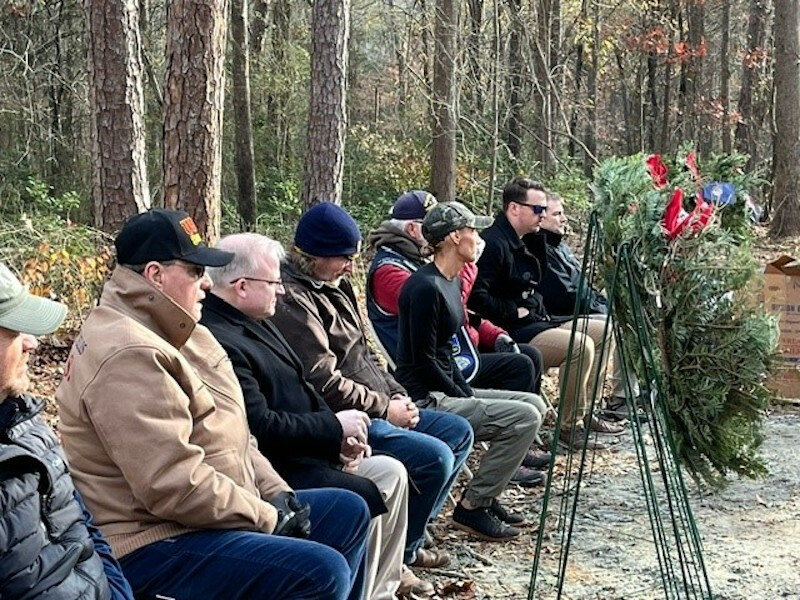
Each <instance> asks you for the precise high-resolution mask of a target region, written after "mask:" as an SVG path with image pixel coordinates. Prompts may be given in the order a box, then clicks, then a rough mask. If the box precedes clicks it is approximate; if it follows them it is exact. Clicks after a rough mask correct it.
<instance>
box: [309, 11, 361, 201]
mask: <svg viewBox="0 0 800 600" xmlns="http://www.w3.org/2000/svg"><path fill="white" fill-rule="evenodd" d="M311 38H312V39H311V96H310V99H309V107H308V108H309V111H308V153H307V155H306V175H305V191H304V193H303V201H304V203H305V206H306V207H309V206H311V205H313V204H316V203H318V202H321V201H325V200H327V201H330V202H336V203H337V204H341V202H342V175H343V173H344V143H345V132H346V129H347V64H348V40H349V38H350V0H315V1H314V9H313V17H312V24H311Z"/></svg>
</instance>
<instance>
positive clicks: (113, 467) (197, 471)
mask: <svg viewBox="0 0 800 600" xmlns="http://www.w3.org/2000/svg"><path fill="white" fill-rule="evenodd" d="M115 246H116V249H117V262H118V265H117V267H116V268H115V269H114V272H113V273H112V275H111V279H110V281H109V282H108V283H107V284H106V285H105V286H104V288H103V293H102V295H101V298H100V303H99V306H98V307H97V308H95V309H94V310H93V311H92V312H91V313H90V315H89V317H88V318H87V320H86V322H85V323H84V326H83V328H82V330H81V333H80V335H79V336H78V338H77V339H76V340H75V343H74V345H73V347H72V350H71V352H70V355H69V358H68V361H67V365H66V368H65V373H64V380H63V382H62V383H61V385H60V386H59V388H58V391H57V392H56V400H57V401H58V404H59V411H60V416H61V434H62V439H63V441H64V447H65V449H66V451H67V455H68V457H69V459H70V466H71V469H72V473H73V476H74V478H75V480H76V482H77V485H78V487H79V488H80V490H81V492H82V494H83V496H84V498H85V499H86V503H87V505H88V506H89V507H90V508H91V509H92V510H93V512H94V514H95V518H96V520H97V523H98V525H99V526H100V528H101V529H102V530H103V533H104V534H105V535H106V536H107V538H108V540H109V542H110V543H111V545H112V547H113V548H114V550H115V552H116V553H117V555H118V556H120V564H121V565H122V569H123V572H124V573H125V576H126V577H127V578H128V581H130V583H131V586H132V587H133V589H134V592H135V593H136V596H137V597H147V598H159V597H161V598H209V599H211V598H219V599H222V598H225V599H230V598H275V597H281V598H323V597H324V598H341V599H344V598H350V599H353V600H355V599H356V598H359V597H360V595H361V589H362V585H363V559H364V551H365V537H366V532H367V526H368V522H369V512H368V509H367V506H366V504H365V502H364V501H363V500H362V499H361V498H360V497H359V496H357V495H356V494H353V493H352V492H349V491H346V490H307V491H301V492H297V493H296V494H295V493H294V492H293V491H292V490H291V488H290V487H289V486H288V485H287V484H286V482H285V481H284V480H283V479H282V478H281V477H280V476H279V475H278V474H277V473H276V472H275V470H274V469H273V468H272V466H271V465H270V463H269V461H268V460H267V459H266V458H264V456H263V455H261V454H260V453H259V451H258V450H257V445H256V443H255V440H254V439H253V438H252V436H251V435H250V434H249V430H248V427H247V419H246V415H245V407H244V400H243V398H242V390H241V387H240V386H239V383H238V380H237V379H236V376H235V374H234V372H233V368H232V366H231V363H230V360H229V358H228V356H227V354H226V353H225V350H224V349H223V348H222V346H220V344H219V343H218V342H217V341H216V339H214V337H213V336H212V335H211V333H210V332H209V331H208V330H207V329H206V328H205V327H203V326H202V325H199V324H198V323H197V321H198V319H199V318H200V316H201V310H202V305H201V304H200V302H201V300H203V298H204V297H205V293H206V291H208V290H209V289H210V287H211V283H210V280H209V278H208V277H207V276H206V274H205V268H206V267H207V266H223V265H226V264H227V263H229V262H230V261H231V260H232V259H233V256H234V255H233V254H232V253H230V252H224V251H222V250H217V249H214V248H209V247H207V246H206V245H205V243H203V240H202V237H201V236H200V233H199V232H198V230H197V227H196V226H195V223H194V221H193V220H192V219H191V218H190V217H189V216H188V215H187V214H186V213H184V212H181V211H172V210H151V211H149V212H147V213H143V214H140V215H136V216H133V217H131V218H130V219H129V220H128V221H127V222H126V223H125V225H124V226H123V228H122V231H121V232H120V233H119V235H118V236H117V239H116V241H115ZM298 538H308V539H298Z"/></svg>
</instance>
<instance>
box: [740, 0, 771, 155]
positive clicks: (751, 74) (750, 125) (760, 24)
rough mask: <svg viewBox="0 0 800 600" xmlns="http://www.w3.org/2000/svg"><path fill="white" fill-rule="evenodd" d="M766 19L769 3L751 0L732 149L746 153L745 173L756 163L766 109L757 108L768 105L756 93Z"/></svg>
mask: <svg viewBox="0 0 800 600" xmlns="http://www.w3.org/2000/svg"><path fill="white" fill-rule="evenodd" d="M768 19H769V0H750V11H749V16H748V22H747V48H746V50H745V55H744V58H743V60H742V76H741V86H740V88H739V100H738V103H737V111H738V113H739V121H738V123H737V124H736V137H735V140H736V141H735V146H736V150H737V151H738V152H741V153H742V154H747V155H748V156H749V157H750V158H749V160H748V162H747V167H748V170H752V169H753V168H755V166H756V164H757V163H758V143H757V140H758V131H759V129H760V128H761V126H762V124H763V118H764V116H765V115H766V110H765V109H763V108H761V109H760V110H758V108H759V107H762V106H766V105H767V104H768V103H767V102H766V99H765V98H764V94H763V93H761V94H759V92H758V87H759V86H758V82H759V79H760V77H761V75H762V74H763V72H764V66H765V64H767V60H766V52H765V46H766V37H767V21H768Z"/></svg>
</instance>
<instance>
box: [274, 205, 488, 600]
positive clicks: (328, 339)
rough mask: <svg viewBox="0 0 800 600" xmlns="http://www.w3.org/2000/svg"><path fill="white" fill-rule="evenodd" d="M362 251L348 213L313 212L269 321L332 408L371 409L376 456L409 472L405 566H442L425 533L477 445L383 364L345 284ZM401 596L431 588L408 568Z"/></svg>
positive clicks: (459, 423) (286, 266)
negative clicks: (420, 402) (417, 399)
mask: <svg viewBox="0 0 800 600" xmlns="http://www.w3.org/2000/svg"><path fill="white" fill-rule="evenodd" d="M360 250H361V232H360V231H359V229H358V225H357V224H356V222H355V221H354V220H353V218H352V217H351V216H350V215H349V214H348V213H347V212H346V211H345V210H344V209H343V208H341V207H340V206H338V205H336V204H332V203H329V202H324V203H321V204H317V205H315V206H314V207H312V208H311V209H310V210H309V211H308V212H307V213H306V214H305V215H303V217H302V218H301V219H300V222H299V223H298V225H297V229H296V231H295V238H294V246H293V247H292V248H291V249H290V251H289V254H288V257H287V260H286V261H285V262H284V263H283V265H282V266H281V277H282V281H283V284H284V286H285V288H286V293H285V294H284V295H283V296H280V297H279V299H278V304H277V307H276V311H275V316H274V317H273V319H272V320H273V323H274V324H275V325H276V326H277V327H278V329H280V331H281V333H282V334H283V336H284V337H285V338H286V339H287V340H288V341H289V343H290V344H291V345H292V349H293V350H294V351H295V352H296V353H297V354H298V356H299V357H300V359H301V360H302V361H303V364H304V366H305V368H306V377H307V379H308V380H309V381H310V382H311V384H312V385H313V386H314V387H315V388H316V389H317V391H318V392H319V393H320V394H321V395H322V396H323V398H324V399H325V401H326V402H327V403H328V405H329V406H330V407H331V408H332V409H333V410H334V411H341V410H348V409H358V410H362V411H364V412H366V413H367V414H368V415H369V416H370V417H371V424H370V428H369V443H370V445H371V446H372V448H373V450H374V451H375V452H376V453H378V454H388V455H391V456H393V457H395V458H397V459H398V460H400V461H401V462H402V463H403V464H404V465H405V466H406V469H407V470H408V475H409V479H410V484H411V485H410V486H409V489H410V490H411V492H410V494H409V509H408V512H409V514H408V532H407V545H406V551H405V557H404V560H405V563H406V565H410V566H416V567H425V568H430V567H441V566H444V565H445V564H447V563H448V562H449V556H448V555H447V553H446V552H445V551H443V550H438V549H434V548H432V549H426V548H424V547H423V545H422V544H423V541H424V535H425V526H426V524H427V523H428V521H429V520H432V519H435V518H436V515H437V514H438V513H439V510H440V509H441V508H442V505H443V504H444V501H445V499H446V498H447V493H448V492H449V490H450V488H451V486H452V485H453V482H454V481H455V478H456V476H457V475H458V472H459V470H460V469H461V467H462V465H463V464H464V461H465V460H466V458H467V456H468V454H469V452H470V449H471V448H472V439H473V436H472V429H471V427H470V425H469V423H468V422H467V420H466V419H464V418H462V417H459V416H457V415H453V414H448V413H442V412H436V411H430V410H419V409H417V407H416V405H415V404H414V402H413V401H412V400H411V399H410V398H409V396H408V394H407V393H406V390H405V389H404V388H403V387H402V386H401V385H400V384H399V383H397V381H396V380H395V379H394V377H392V375H390V374H389V373H387V372H386V370H384V369H383V368H382V367H381V366H380V365H379V364H378V362H377V361H376V359H375V357H374V355H373V353H372V351H371V350H370V348H369V346H368V345H367V340H366V336H365V334H364V327H363V322H362V320H361V315H360V313H359V310H358V303H357V301H356V295H355V293H354V291H353V288H352V286H351V284H350V282H349V281H348V280H347V276H348V275H349V274H350V273H351V272H352V269H353V262H354V260H355V259H356V258H357V256H358V253H359V251H360ZM399 592H402V593H406V594H408V593H416V594H423V595H430V594H431V593H432V592H433V586H432V585H431V584H430V583H428V582H425V581H422V580H420V579H418V578H417V577H416V576H414V574H413V573H412V572H411V570H410V569H405V570H404V574H403V584H402V585H401V588H400V590H399Z"/></svg>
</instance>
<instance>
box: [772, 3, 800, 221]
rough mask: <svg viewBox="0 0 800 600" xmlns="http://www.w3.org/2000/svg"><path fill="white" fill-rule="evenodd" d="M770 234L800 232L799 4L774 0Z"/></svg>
mask: <svg viewBox="0 0 800 600" xmlns="http://www.w3.org/2000/svg"><path fill="white" fill-rule="evenodd" d="M774 81H775V110H774V114H775V139H774V144H773V159H772V160H773V168H774V178H773V188H772V189H773V197H772V206H773V207H774V211H775V212H774V215H773V218H772V224H771V225H770V230H769V231H770V235H771V236H772V237H784V236H790V235H797V234H800V6H798V2H797V0H775V75H774Z"/></svg>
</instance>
